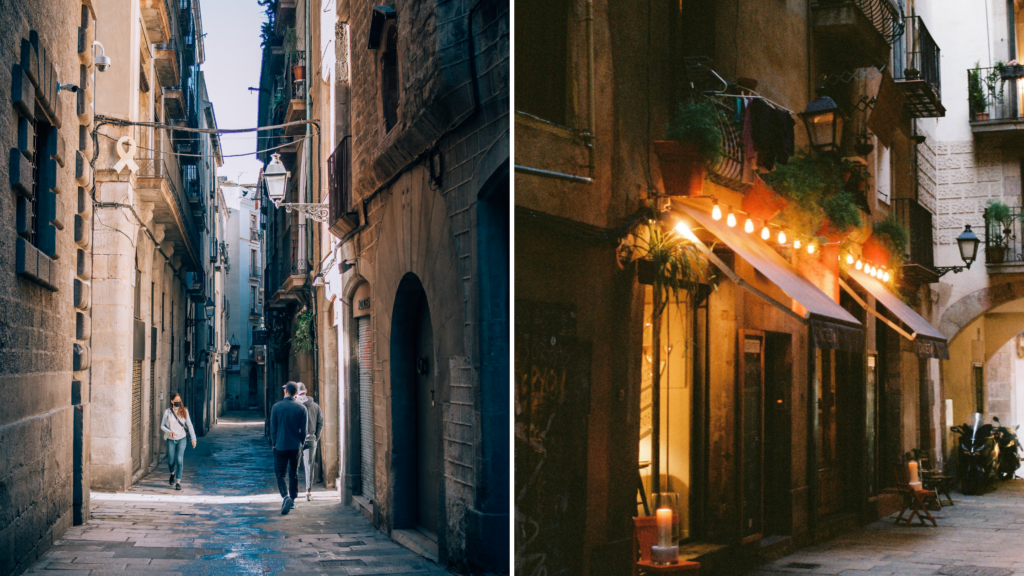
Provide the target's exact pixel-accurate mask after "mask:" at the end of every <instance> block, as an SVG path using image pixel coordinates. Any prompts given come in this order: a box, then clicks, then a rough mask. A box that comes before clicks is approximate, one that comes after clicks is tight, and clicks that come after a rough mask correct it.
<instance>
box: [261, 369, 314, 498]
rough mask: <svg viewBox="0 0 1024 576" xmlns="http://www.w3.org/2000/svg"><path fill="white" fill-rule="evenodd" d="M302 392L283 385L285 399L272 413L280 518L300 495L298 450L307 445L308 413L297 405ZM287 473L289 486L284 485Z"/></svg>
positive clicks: (293, 386) (271, 425) (293, 385)
mask: <svg viewBox="0 0 1024 576" xmlns="http://www.w3.org/2000/svg"><path fill="white" fill-rule="evenodd" d="M298 391H299V388H298V386H296V385H295V382H289V383H287V384H285V385H284V399H283V400H281V401H280V402H278V403H276V404H274V407H273V408H272V409H271V410H270V442H271V445H272V446H273V449H274V475H275V476H277V489H278V490H279V491H280V492H281V498H283V499H284V502H282V503H281V514H287V513H288V511H289V510H291V509H292V506H294V505H295V499H296V498H298V492H299V473H298V469H297V468H298V463H299V449H300V448H302V445H303V444H305V443H306V419H307V415H306V409H305V408H303V407H302V405H301V404H299V403H298V402H296V401H295V395H296V394H297V393H298ZM286 467H287V469H288V485H287V486H286V485H285V483H284V474H285V468H286Z"/></svg>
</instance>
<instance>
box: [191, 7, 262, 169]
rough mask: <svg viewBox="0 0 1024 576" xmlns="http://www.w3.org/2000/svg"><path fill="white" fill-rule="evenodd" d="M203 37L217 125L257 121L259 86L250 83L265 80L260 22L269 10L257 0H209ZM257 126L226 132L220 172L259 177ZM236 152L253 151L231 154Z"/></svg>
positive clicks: (208, 87) (244, 124) (241, 125)
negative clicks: (245, 132)
mask: <svg viewBox="0 0 1024 576" xmlns="http://www.w3.org/2000/svg"><path fill="white" fill-rule="evenodd" d="M200 9H201V10H202V18H203V34H204V35H205V37H204V38H203V43H204V48H205V50H206V61H205V63H203V71H204V72H205V74H206V90H207V92H208V93H209V96H210V101H211V102H213V111H214V114H216V116H217V127H218V128H221V129H224V128H252V127H255V126H256V122H257V112H256V108H257V106H258V104H259V92H257V91H255V90H252V91H249V90H248V89H247V88H249V87H250V86H259V84H260V61H261V58H262V57H263V51H262V49H261V48H260V25H261V24H262V23H263V19H264V12H263V10H262V8H261V7H260V6H259V4H257V3H256V0H203V2H202V3H200ZM256 134H257V133H256V132H252V133H247V134H222V135H221V143H222V147H223V153H224V156H225V158H224V166H222V167H220V168H219V169H218V172H217V175H218V176H227V177H228V179H229V180H232V181H235V182H238V183H241V184H250V183H253V182H256V178H257V177H258V176H259V170H260V168H261V167H262V164H261V163H260V162H259V161H258V160H256V155H255V152H256V138H257V136H256ZM234 154H248V156H241V157H236V158H228V157H227V156H231V155H234Z"/></svg>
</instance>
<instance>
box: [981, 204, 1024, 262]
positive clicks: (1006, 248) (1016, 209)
mask: <svg viewBox="0 0 1024 576" xmlns="http://www.w3.org/2000/svg"><path fill="white" fill-rule="evenodd" d="M989 212H990V209H988V208H986V209H985V264H988V265H992V264H1020V263H1021V262H1024V249H1022V248H1024V247H1022V245H1021V239H1022V236H1021V217H1022V215H1024V210H1022V209H1021V207H1020V206H1012V207H1010V219H1009V221H1008V222H1000V221H998V220H995V219H993V218H992V217H991V216H990V213H989Z"/></svg>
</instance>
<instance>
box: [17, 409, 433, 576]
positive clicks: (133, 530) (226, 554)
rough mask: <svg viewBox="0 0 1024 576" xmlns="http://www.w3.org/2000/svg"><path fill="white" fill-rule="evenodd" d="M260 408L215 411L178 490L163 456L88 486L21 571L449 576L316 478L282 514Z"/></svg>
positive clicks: (187, 461)
mask: <svg viewBox="0 0 1024 576" xmlns="http://www.w3.org/2000/svg"><path fill="white" fill-rule="evenodd" d="M261 416H262V415H259V416H257V415H255V414H249V413H231V414H228V415H227V417H222V418H221V419H220V422H219V423H218V424H217V426H216V427H214V428H213V429H212V430H211V432H210V433H209V434H207V435H206V436H205V437H203V438H200V439H199V443H198V446H197V448H196V449H195V450H192V449H191V448H190V449H189V450H188V451H187V452H186V453H185V470H184V475H183V476H182V481H181V486H182V490H181V491H180V492H177V491H175V490H174V489H173V488H171V487H169V486H168V484H167V477H168V475H167V467H166V464H165V463H164V462H163V461H161V463H160V465H158V466H157V468H156V469H155V470H152V471H151V472H149V474H147V475H146V476H145V477H144V478H142V479H141V480H139V482H138V483H136V484H135V486H134V487H132V489H131V490H130V491H129V492H127V493H116V494H109V493H93V495H92V502H93V511H92V520H91V521H90V522H89V523H88V524H86V525H84V526H77V527H75V528H73V529H71V530H69V531H68V532H67V533H66V534H65V535H64V536H63V538H61V539H60V540H58V541H57V542H56V543H54V545H53V547H52V548H50V551H49V552H47V553H46V555H44V556H43V557H42V558H41V559H40V560H39V561H38V562H37V563H36V564H35V565H34V566H32V568H31V569H30V570H29V571H28V572H27V573H28V574H63V575H70V574H82V575H86V574H88V575H91V576H98V575H100V574H108V573H116V574H125V573H136V574H140V573H147V574H148V573H152V572H164V573H176V574H344V575H349V574H350V575H357V574H403V573H413V572H415V573H421V574H422V573H427V572H430V573H438V574H446V572H444V571H443V570H442V569H441V568H439V567H438V566H437V565H436V564H434V563H433V562H430V561H428V560H426V559H423V558H421V557H420V556H417V555H416V554H414V553H412V552H410V551H409V550H407V549H406V548H403V547H401V546H399V545H398V544H395V543H394V542H392V541H391V540H390V539H389V538H388V537H387V536H386V535H385V534H383V533H382V532H379V531H377V530H375V529H374V528H373V526H372V525H371V524H370V522H368V521H367V520H366V519H365V518H364V517H362V516H361V515H359V514H358V513H356V512H355V511H354V510H352V509H350V508H346V507H344V506H342V505H341V504H340V502H339V501H338V493H337V492H336V491H333V490H330V491H328V490H326V489H325V487H324V486H323V485H322V484H321V485H319V486H317V487H316V488H314V494H313V501H312V502H307V501H306V500H305V499H304V498H300V501H299V502H297V503H296V507H295V508H294V509H293V510H292V511H291V512H290V513H289V514H288V515H286V516H282V515H281V514H280V505H281V498H280V496H278V494H277V488H276V482H275V479H274V476H273V468H272V455H271V450H270V448H269V447H268V446H267V444H266V441H265V440H264V438H263V420H262V417H261ZM303 489H304V485H303V477H302V472H301V471H300V473H299V491H300V493H301V492H302V491H303Z"/></svg>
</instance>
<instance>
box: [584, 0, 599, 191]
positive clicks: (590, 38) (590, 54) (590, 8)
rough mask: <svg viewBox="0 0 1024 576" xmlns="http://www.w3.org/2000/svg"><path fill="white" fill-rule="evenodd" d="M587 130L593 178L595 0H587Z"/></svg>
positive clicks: (586, 138) (590, 172)
mask: <svg viewBox="0 0 1024 576" xmlns="http://www.w3.org/2000/svg"><path fill="white" fill-rule="evenodd" d="M586 20H587V107H588V110H587V112H588V118H587V124H588V125H587V130H586V132H585V133H584V139H585V140H586V145H587V152H588V157H589V162H588V165H587V169H588V173H589V175H590V178H591V180H593V178H594V172H595V171H596V166H595V164H596V160H595V157H594V139H595V132H596V130H597V121H596V118H597V113H596V112H595V106H596V104H595V103H596V101H597V97H596V91H595V90H594V0H587V17H586Z"/></svg>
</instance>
